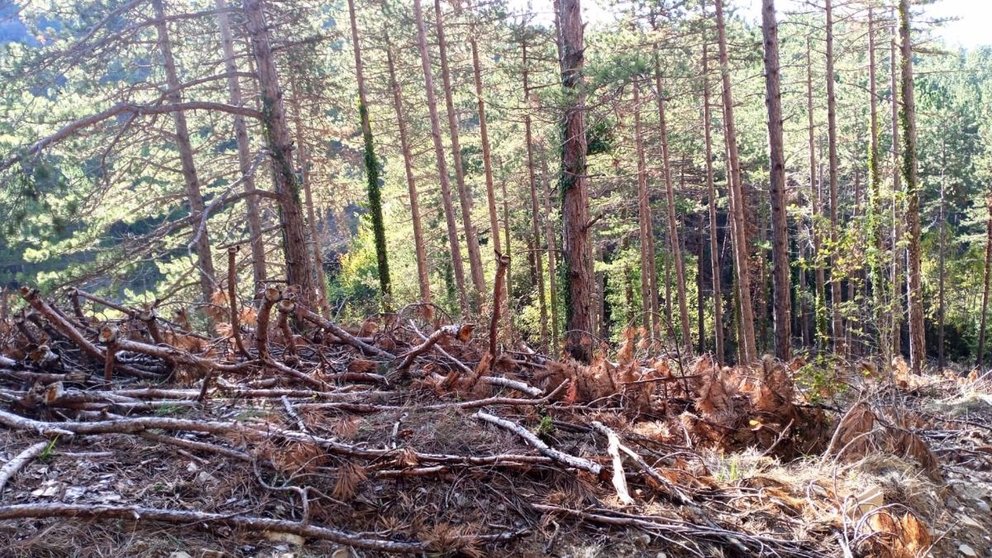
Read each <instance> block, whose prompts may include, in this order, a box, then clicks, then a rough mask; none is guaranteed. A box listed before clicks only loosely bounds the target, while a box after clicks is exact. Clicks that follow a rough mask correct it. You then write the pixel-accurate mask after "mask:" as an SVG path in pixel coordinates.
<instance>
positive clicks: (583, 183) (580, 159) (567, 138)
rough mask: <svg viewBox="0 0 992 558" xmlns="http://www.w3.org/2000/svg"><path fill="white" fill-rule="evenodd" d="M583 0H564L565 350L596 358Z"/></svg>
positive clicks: (561, 19)
mask: <svg viewBox="0 0 992 558" xmlns="http://www.w3.org/2000/svg"><path fill="white" fill-rule="evenodd" d="M579 1H580V0H559V2H558V4H559V10H558V21H559V22H560V29H559V31H560V33H561V43H562V45H561V46H562V48H561V50H562V55H561V60H560V63H561V81H562V88H563V90H564V94H565V98H566V99H567V100H568V101H567V106H566V109H565V114H564V117H563V119H562V133H563V134H564V138H563V143H562V174H561V198H562V211H561V214H562V238H563V239H564V243H565V246H564V251H563V253H564V257H565V261H564V266H565V278H566V281H565V282H566V288H565V350H566V351H567V352H568V353H569V354H570V355H572V357H573V358H575V359H576V360H579V361H583V362H588V361H589V359H590V358H591V357H592V338H591V336H590V335H591V333H592V331H593V307H594V301H593V297H594V295H593V293H594V291H595V285H594V284H593V267H592V243H591V242H590V238H589V232H590V231H589V225H590V223H589V187H588V177H587V176H586V149H587V146H586V133H585V132H586V126H585V91H584V90H583V87H584V86H583V79H582V66H583V58H584V56H583V50H584V48H585V47H584V45H583V40H582V35H583V25H582V12H581V11H580V8H579Z"/></svg>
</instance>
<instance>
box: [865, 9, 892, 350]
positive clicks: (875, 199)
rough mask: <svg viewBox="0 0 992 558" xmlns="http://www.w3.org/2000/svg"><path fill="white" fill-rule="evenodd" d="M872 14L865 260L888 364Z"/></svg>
mask: <svg viewBox="0 0 992 558" xmlns="http://www.w3.org/2000/svg"><path fill="white" fill-rule="evenodd" d="M875 48H876V45H875V11H874V8H873V6H872V5H871V4H869V5H868V95H869V103H870V105H869V106H870V113H869V114H870V120H869V127H870V129H869V132H868V133H869V142H868V180H869V183H870V189H869V191H870V192H871V204H870V212H871V213H870V214H869V216H868V235H869V242H870V243H871V246H872V250H873V252H872V254H871V256H870V257H869V258H868V264H869V270H870V273H871V293H872V299H873V300H872V305H873V306H874V315H873V316H872V318H873V319H874V321H875V327H876V328H877V329H878V345H879V348H880V350H881V353H882V362H884V363H886V364H888V363H889V362H890V361H891V360H892V355H891V354H890V353H891V351H892V340H891V335H892V332H891V331H890V330H889V327H888V325H889V324H888V323H886V322H887V319H886V308H885V306H886V304H885V298H886V297H885V293H886V291H887V288H886V286H885V280H884V279H883V273H882V270H883V266H882V255H883V247H882V227H881V224H882V223H881V221H882V172H881V169H880V168H879V158H878V156H879V155H878V85H877V81H878V80H877V74H878V71H877V68H878V65H877V64H876V62H875Z"/></svg>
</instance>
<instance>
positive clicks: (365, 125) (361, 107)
mask: <svg viewBox="0 0 992 558" xmlns="http://www.w3.org/2000/svg"><path fill="white" fill-rule="evenodd" d="M348 17H349V20H350V22H351V44H352V48H353V49H354V51H355V78H356V81H357V82H358V117H359V118H360V119H361V124H362V140H363V142H364V144H365V145H364V148H365V179H366V182H367V185H368V197H369V217H371V220H372V235H373V236H374V237H375V257H376V268H377V271H378V273H379V289H380V290H381V291H382V297H383V303H384V304H385V306H386V307H387V308H388V307H389V306H390V304H391V302H390V298H391V297H392V294H393V287H392V281H391V280H390V277H389V257H388V254H387V251H386V224H385V222H384V221H383V217H382V184H381V183H382V178H380V174H381V173H382V165H381V164H380V163H379V159H378V157H376V154H375V141H374V138H373V136H372V123H371V122H370V121H369V104H368V97H367V95H366V93H365V73H364V68H363V66H362V45H361V41H360V40H359V38H358V20H357V17H356V15H355V0H348Z"/></svg>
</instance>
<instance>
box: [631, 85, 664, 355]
mask: <svg viewBox="0 0 992 558" xmlns="http://www.w3.org/2000/svg"><path fill="white" fill-rule="evenodd" d="M632 87H633V90H634V100H633V103H634V106H633V111H634V146H635V151H636V152H637V223H638V225H639V228H638V232H639V237H640V238H639V240H640V247H641V325H642V327H644V331H645V332H647V334H648V337H650V338H651V339H659V338H661V331H660V327H659V323H658V322H659V318H660V316H659V315H658V308H657V306H658V302H657V301H658V291H657V288H656V282H657V276H658V272H657V269H656V267H655V253H654V251H653V244H654V243H653V242H651V240H652V239H653V238H654V230H653V227H652V217H651V196H650V194H649V193H648V177H647V165H646V163H645V161H644V138H643V130H642V128H641V95H640V85H639V84H637V83H636V82H635V83H633V84H632Z"/></svg>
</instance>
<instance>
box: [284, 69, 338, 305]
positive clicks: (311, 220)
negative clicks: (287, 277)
mask: <svg viewBox="0 0 992 558" xmlns="http://www.w3.org/2000/svg"><path fill="white" fill-rule="evenodd" d="M289 88H290V91H291V92H292V93H293V127H294V128H295V129H296V161H297V165H298V166H299V168H300V181H301V182H302V185H303V202H304V204H305V205H306V210H307V223H308V224H309V225H310V250H311V251H312V252H313V263H314V271H315V272H316V277H315V279H316V280H317V285H316V288H317V301H316V302H317V308H319V309H320V312H321V313H322V314H323V315H324V316H327V317H329V316H330V312H331V308H330V306H328V304H327V278H326V277H325V276H324V256H323V254H322V253H321V246H320V231H319V229H318V228H317V216H316V211H315V210H314V204H313V192H312V191H311V188H310V152H309V151H308V150H307V143H306V137H305V136H304V134H303V108H302V100H301V99H300V90H299V87H297V85H296V78H295V77H294V76H292V75H291V76H290V79H289Z"/></svg>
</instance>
